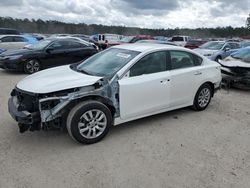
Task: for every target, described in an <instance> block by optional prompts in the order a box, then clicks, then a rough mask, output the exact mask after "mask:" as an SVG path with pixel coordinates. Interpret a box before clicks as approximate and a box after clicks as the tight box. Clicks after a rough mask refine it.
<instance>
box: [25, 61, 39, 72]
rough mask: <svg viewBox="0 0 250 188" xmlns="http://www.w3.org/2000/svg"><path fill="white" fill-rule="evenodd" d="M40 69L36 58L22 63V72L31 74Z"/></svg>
mask: <svg viewBox="0 0 250 188" xmlns="http://www.w3.org/2000/svg"><path fill="white" fill-rule="evenodd" d="M40 70H41V64H40V62H39V61H38V60H37V59H30V60H28V61H27V62H25V64H24V72H25V73H28V74H33V73H35V72H38V71H40Z"/></svg>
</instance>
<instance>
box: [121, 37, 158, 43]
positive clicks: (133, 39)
mask: <svg viewBox="0 0 250 188" xmlns="http://www.w3.org/2000/svg"><path fill="white" fill-rule="evenodd" d="M139 40H154V37H152V36H151V35H136V36H125V37H123V38H122V39H121V40H120V43H121V44H124V43H135V42H137V41H139Z"/></svg>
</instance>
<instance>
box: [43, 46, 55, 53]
mask: <svg viewBox="0 0 250 188" xmlns="http://www.w3.org/2000/svg"><path fill="white" fill-rule="evenodd" d="M53 50H54V48H52V47H48V48H46V50H45V51H46V52H47V53H50V52H51V51H53Z"/></svg>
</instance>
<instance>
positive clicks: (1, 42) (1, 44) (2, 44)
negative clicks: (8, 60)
mask: <svg viewBox="0 0 250 188" xmlns="http://www.w3.org/2000/svg"><path fill="white" fill-rule="evenodd" d="M13 42H14V37H12V36H6V37H2V38H1V39H0V48H2V49H5V50H10V49H14V43H13Z"/></svg>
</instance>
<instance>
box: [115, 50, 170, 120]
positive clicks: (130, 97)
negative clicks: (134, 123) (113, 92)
mask: <svg viewBox="0 0 250 188" xmlns="http://www.w3.org/2000/svg"><path fill="white" fill-rule="evenodd" d="M166 62H167V53H166V52H165V51H160V52H154V53H151V54H148V55H146V56H144V57H143V58H142V59H140V60H139V61H138V62H137V63H135V64H134V65H133V66H132V67H131V69H130V70H129V71H128V73H127V74H126V75H127V76H125V77H123V78H122V79H121V80H119V100H120V116H121V118H122V119H124V120H125V119H135V118H138V117H140V116H144V115H150V114H152V113H154V112H157V111H159V110H162V109H165V108H168V106H169V88H170V83H169V79H170V75H169V71H168V68H167V64H166Z"/></svg>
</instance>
